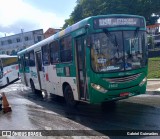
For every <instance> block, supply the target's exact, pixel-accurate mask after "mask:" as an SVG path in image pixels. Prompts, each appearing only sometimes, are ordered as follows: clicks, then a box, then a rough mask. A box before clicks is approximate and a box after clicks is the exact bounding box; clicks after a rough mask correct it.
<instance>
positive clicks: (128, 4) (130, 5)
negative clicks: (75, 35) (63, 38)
mask: <svg viewBox="0 0 160 139" xmlns="http://www.w3.org/2000/svg"><path fill="white" fill-rule="evenodd" d="M106 14H134V15H141V16H144V17H145V18H146V21H147V24H148V25H149V24H155V23H156V21H157V19H158V18H159V15H160V0H77V5H76V7H75V8H74V11H73V12H72V13H71V15H70V18H69V19H67V20H66V21H65V24H64V26H63V28H65V27H66V26H68V25H72V24H74V23H76V22H78V21H80V20H82V19H84V18H86V17H89V16H95V15H106ZM153 14H154V16H153Z"/></svg>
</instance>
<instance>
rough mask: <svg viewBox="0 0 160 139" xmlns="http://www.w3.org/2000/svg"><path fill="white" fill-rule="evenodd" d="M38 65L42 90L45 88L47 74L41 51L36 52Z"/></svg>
mask: <svg viewBox="0 0 160 139" xmlns="http://www.w3.org/2000/svg"><path fill="white" fill-rule="evenodd" d="M36 67H37V75H38V81H39V87H40V90H45V89H46V88H45V74H44V72H43V66H42V57H41V51H38V52H36Z"/></svg>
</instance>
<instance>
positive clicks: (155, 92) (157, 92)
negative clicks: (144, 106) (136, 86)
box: [146, 91, 160, 95]
mask: <svg viewBox="0 0 160 139" xmlns="http://www.w3.org/2000/svg"><path fill="white" fill-rule="evenodd" d="M146 94H149V95H160V91H146Z"/></svg>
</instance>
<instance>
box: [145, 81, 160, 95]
mask: <svg viewBox="0 0 160 139" xmlns="http://www.w3.org/2000/svg"><path fill="white" fill-rule="evenodd" d="M147 93H148V94H159V95H160V79H148V80H147Z"/></svg>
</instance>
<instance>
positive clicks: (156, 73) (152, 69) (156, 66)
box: [148, 57, 160, 78]
mask: <svg viewBox="0 0 160 139" xmlns="http://www.w3.org/2000/svg"><path fill="white" fill-rule="evenodd" d="M148 78H160V57H156V58H149V61H148Z"/></svg>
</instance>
